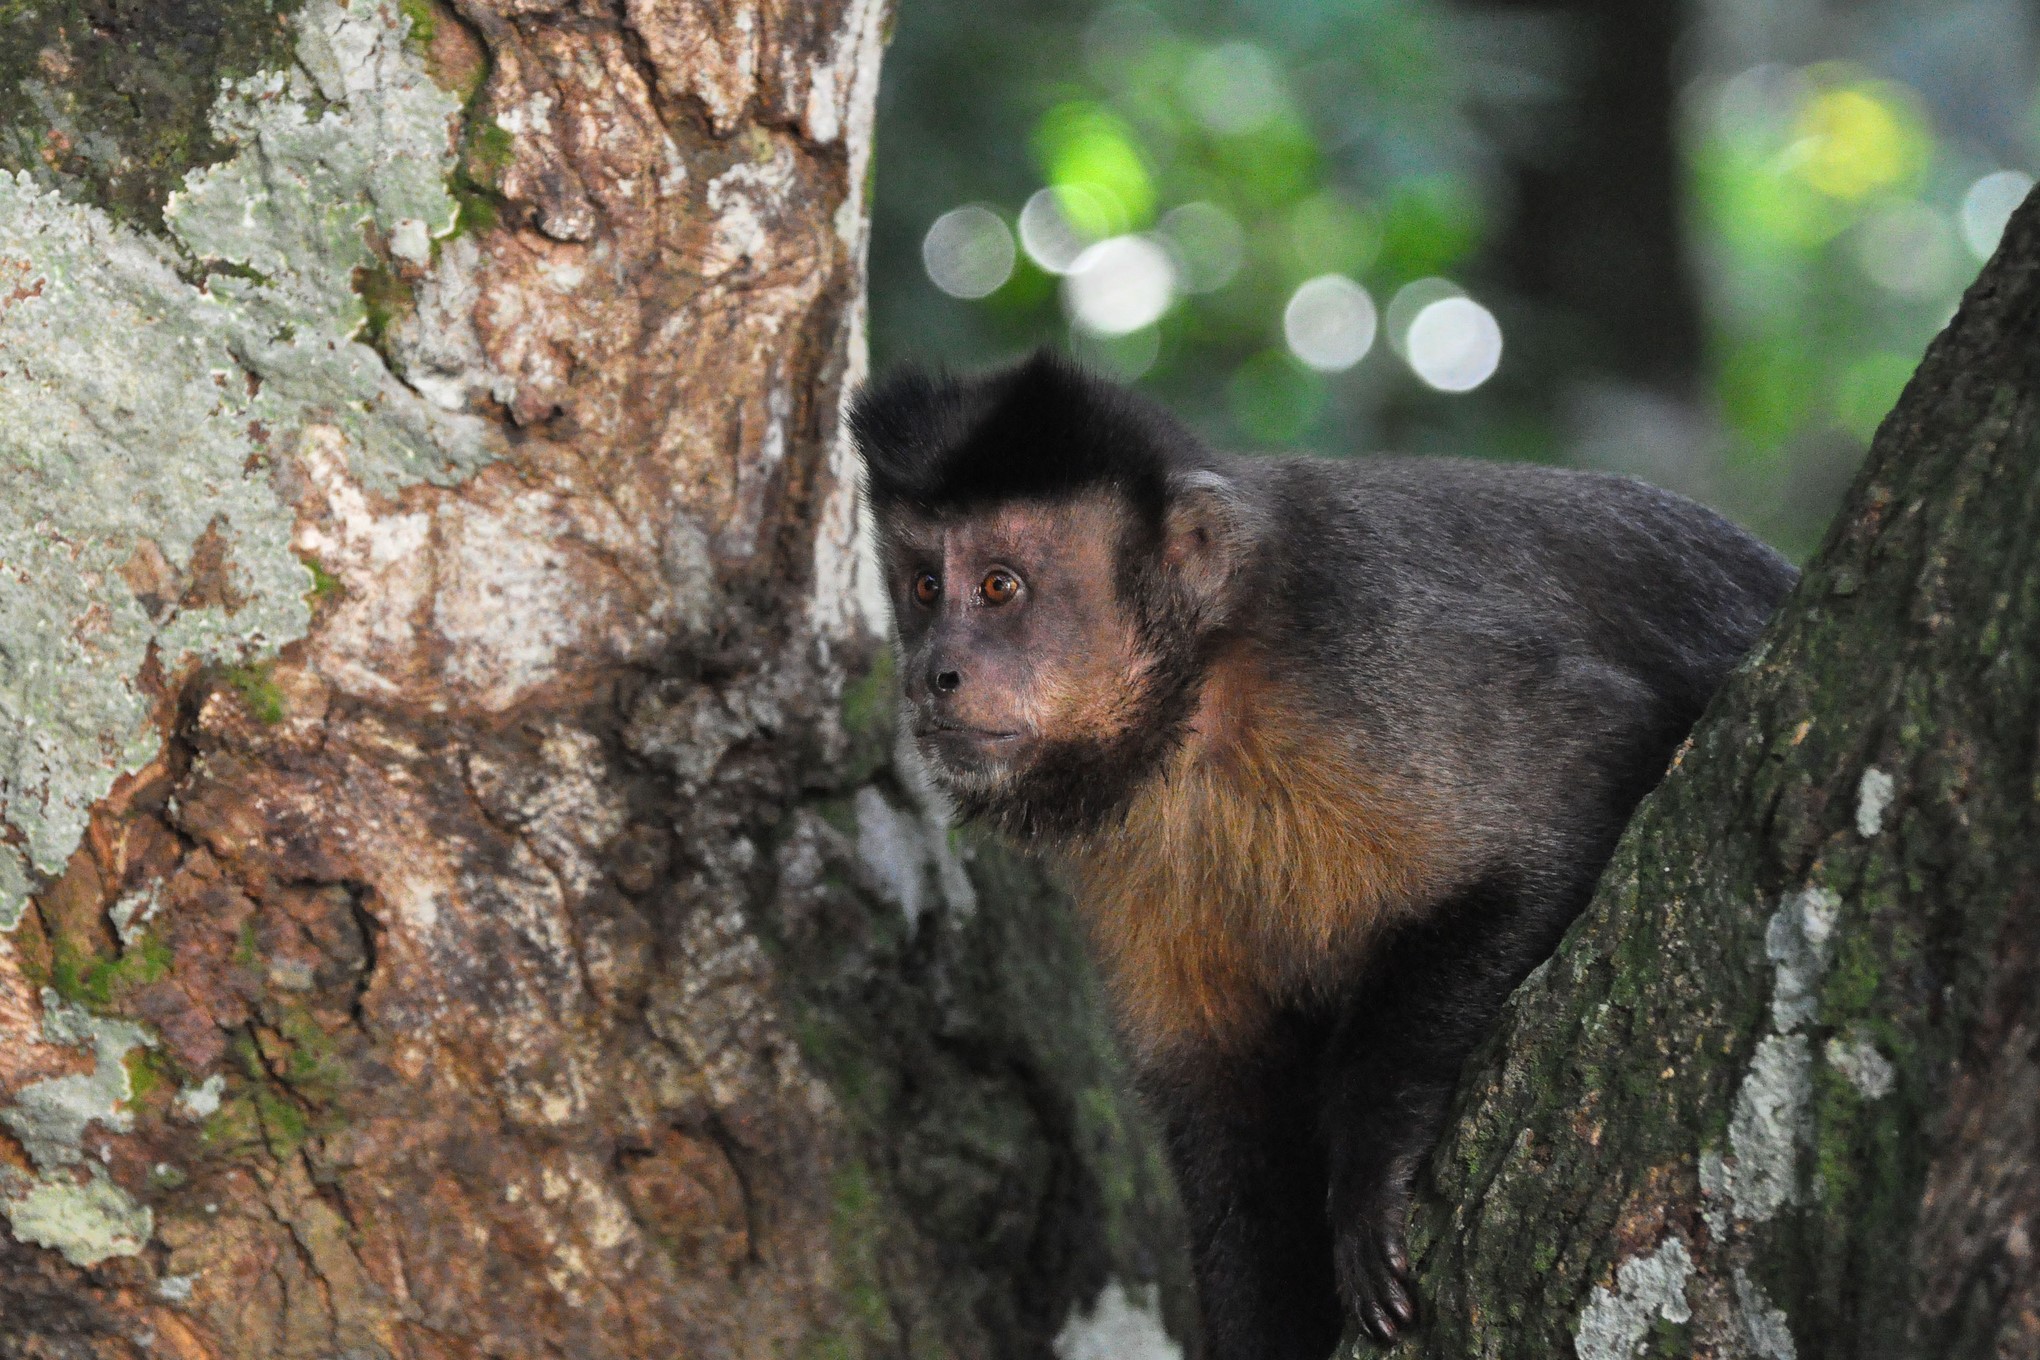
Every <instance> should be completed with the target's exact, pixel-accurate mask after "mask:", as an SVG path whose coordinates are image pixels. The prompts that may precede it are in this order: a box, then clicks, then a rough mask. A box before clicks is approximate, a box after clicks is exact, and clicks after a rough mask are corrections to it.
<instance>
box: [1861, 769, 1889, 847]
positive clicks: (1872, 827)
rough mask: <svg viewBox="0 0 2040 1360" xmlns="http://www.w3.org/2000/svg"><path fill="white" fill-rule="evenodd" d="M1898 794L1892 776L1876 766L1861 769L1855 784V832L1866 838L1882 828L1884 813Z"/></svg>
mask: <svg viewBox="0 0 2040 1360" xmlns="http://www.w3.org/2000/svg"><path fill="white" fill-rule="evenodd" d="M1897 795H1898V785H1897V783H1896V782H1895V781H1894V780H1893V779H1892V777H1891V776H1890V775H1888V774H1886V773H1885V772H1884V771H1882V770H1880V769H1878V768H1877V767H1876V766H1874V765H1873V766H1871V767H1870V768H1869V769H1867V770H1865V771H1863V778H1862V780H1861V782H1859V783H1858V784H1857V785H1856V834H1857V835H1859V836H1861V837H1863V838H1864V839H1865V840H1868V839H1869V838H1870V837H1872V836H1875V835H1877V834H1878V833H1879V832H1881V831H1882V830H1884V814H1885V813H1886V812H1888V811H1890V809H1891V803H1892V800H1893V799H1894V798H1895V797H1897Z"/></svg>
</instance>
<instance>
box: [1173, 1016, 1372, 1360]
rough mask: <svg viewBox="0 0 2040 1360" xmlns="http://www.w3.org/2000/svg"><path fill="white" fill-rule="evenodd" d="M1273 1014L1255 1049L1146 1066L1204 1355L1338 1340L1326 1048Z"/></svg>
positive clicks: (1300, 1356) (1308, 1347)
mask: <svg viewBox="0 0 2040 1360" xmlns="http://www.w3.org/2000/svg"><path fill="white" fill-rule="evenodd" d="M1301 1025H1302V1022H1301V1021H1298V1020H1296V1019H1295V1018H1294V1017H1288V1018H1286V1019H1284V1020H1283V1021H1281V1022H1278V1026H1277V1032H1275V1033H1272V1034H1268V1035H1264V1036H1262V1037H1261V1038H1260V1039H1259V1040H1257V1041H1256V1042H1255V1043H1254V1044H1253V1045H1252V1046H1251V1047H1250V1048H1247V1049H1245V1050H1243V1051H1236V1052H1231V1053H1226V1054H1219V1053H1216V1052H1213V1051H1210V1050H1200V1051H1198V1052H1196V1053H1194V1054H1179V1055H1178V1056H1177V1058H1176V1059H1175V1060H1174V1061H1171V1062H1168V1063H1167V1064H1165V1065H1164V1064H1154V1065H1151V1066H1150V1067H1149V1069H1148V1070H1147V1071H1145V1072H1144V1073H1143V1074H1142V1085H1143V1087H1144V1094H1145V1095H1146V1097H1147V1100H1148V1104H1149V1106H1150V1108H1151V1109H1153V1110H1154V1112H1155V1113H1156V1114H1157V1115H1159V1116H1160V1118H1161V1121H1162V1124H1163V1127H1164V1131H1165V1134H1166V1136H1167V1140H1168V1145H1169V1153H1170V1159H1171V1161H1172V1163H1173V1165H1174V1167H1175V1171H1176V1180H1177V1185H1178V1188H1179V1190H1180V1192H1181V1194H1182V1197H1183V1204H1184V1210H1185V1216H1186V1218H1187V1219H1188V1222H1189V1227H1190V1235H1191V1245H1192V1259H1193V1260H1194V1261H1195V1263H1196V1268H1197V1288H1198V1297H1199V1301H1200V1303H1201V1306H1202V1310H1203V1314H1204V1330H1205V1337H1206V1342H1207V1350H1206V1360H1324V1358H1325V1357H1326V1356H1327V1355H1329V1354H1330V1353H1331V1351H1332V1349H1333V1348H1334V1346H1335V1345H1336V1344H1337V1342H1338V1339H1339V1329H1340V1317H1339V1309H1338V1305H1337V1302H1336V1296H1335V1294H1334V1292H1333V1285H1332V1254H1331V1235H1330V1231H1329V1224H1328V1223H1327V1220H1326V1218H1325V1208H1324V1170H1323V1168H1324V1161H1323V1150H1322V1148H1321V1146H1320V1145H1319V1144H1318V1141H1317V1136H1316V1135H1317V1122H1316V1119H1315V1106H1316V1103H1317V1072H1316V1067H1315V1064H1314V1062H1313V1061H1312V1057H1313V1055H1314V1054H1315V1052H1316V1051H1317V1050H1318V1048H1319V1047H1320V1046H1321V1028H1320V1033H1319V1035H1318V1036H1316V1037H1317V1038H1318V1039H1319V1042H1312V1038H1313V1036H1311V1035H1308V1034H1302V1033H1298V1032H1295V1031H1297V1030H1298V1029H1299V1028H1300V1027H1301Z"/></svg>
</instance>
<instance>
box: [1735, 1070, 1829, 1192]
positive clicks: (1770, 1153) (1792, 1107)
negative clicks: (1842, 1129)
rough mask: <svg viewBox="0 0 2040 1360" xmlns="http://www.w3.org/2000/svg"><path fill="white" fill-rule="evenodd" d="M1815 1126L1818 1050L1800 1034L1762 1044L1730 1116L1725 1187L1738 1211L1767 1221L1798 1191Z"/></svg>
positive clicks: (1737, 1094)
mask: <svg viewBox="0 0 2040 1360" xmlns="http://www.w3.org/2000/svg"><path fill="white" fill-rule="evenodd" d="M1812 1128H1813V1050H1812V1048H1811V1047H1810V1046H1809V1045H1808V1043H1807V1041H1806V1037H1805V1036H1804V1035H1801V1034H1773V1035H1769V1036H1766V1037H1765V1039H1764V1040H1763V1042H1762V1043H1760V1044H1758V1045H1757V1055H1756V1057H1755V1058H1754V1059H1752V1060H1751V1062H1750V1070H1749V1075H1748V1076H1746V1077H1745V1078H1743V1084H1742V1089H1741V1090H1739V1091H1737V1092H1736V1097H1735V1113H1734V1115H1733V1116H1732V1117H1731V1118H1730V1120H1729V1126H1728V1146H1729V1151H1730V1152H1732V1153H1733V1154H1734V1156H1735V1160H1734V1161H1733V1162H1732V1163H1730V1164H1729V1166H1728V1169H1727V1170H1728V1174H1727V1182H1726V1190H1727V1193H1728V1197H1729V1201H1730V1204H1731V1206H1732V1207H1733V1209H1734V1212H1735V1214H1736V1216H1737V1217H1739V1218H1742V1219H1744V1220H1746V1221H1748V1222H1752V1223H1762V1222H1764V1221H1765V1220H1767V1219H1769V1218H1771V1217H1773V1216H1774V1215H1776V1214H1777V1212H1778V1211H1779V1210H1780V1209H1782V1208H1784V1207H1785V1206H1786V1205H1787V1204H1790V1203H1792V1202H1793V1201H1794V1200H1796V1199H1797V1198H1798V1196H1799V1150H1800V1148H1801V1147H1803V1146H1804V1145H1805V1144H1806V1143H1807V1141H1808V1140H1809V1138H1810V1137H1811V1134H1812Z"/></svg>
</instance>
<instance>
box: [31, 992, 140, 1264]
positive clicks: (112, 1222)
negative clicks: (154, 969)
mask: <svg viewBox="0 0 2040 1360" xmlns="http://www.w3.org/2000/svg"><path fill="white" fill-rule="evenodd" d="M42 1001H43V1033H42V1041H43V1042H45V1043H51V1044H61V1045H65V1046H68V1047H73V1048H80V1049H86V1050H89V1051H90V1052H91V1053H92V1055H93V1065H92V1070H91V1071H90V1072H81V1073H74V1074H72V1075H69V1076H63V1077H52V1078H50V1079H48V1080H46V1081H39V1082H34V1083H32V1084H30V1085H28V1086H26V1087H23V1088H22V1090H21V1091H19V1092H18V1093H17V1094H16V1095H15V1098H14V1103H13V1104H12V1105H11V1106H10V1107H9V1108H7V1109H6V1110H4V1111H0V1124H5V1125H6V1126H7V1127H8V1129H9V1131H11V1132H12V1133H13V1134H14V1136H15V1137H16V1138H17V1139H18V1140H19V1141H20V1143H21V1146H22V1148H23V1149H24V1150H25V1151H26V1152H27V1153H28V1155H29V1158H30V1159H31V1160H32V1161H33V1162H34V1163H35V1172H34V1174H32V1175H31V1174H28V1173H26V1172H22V1171H18V1170H15V1169H14V1168H11V1167H4V1166H0V1213H4V1214H5V1215H6V1217H7V1220H8V1223H9V1225H10V1227H11V1229H12V1231H13V1233H14V1235H15V1236H16V1237H18V1238H20V1239H21V1240H22V1241H25V1242H34V1243H36V1244H37V1245H39V1246H45V1247H52V1248H55V1249H57V1250H59V1251H62V1252H63V1253H64V1256H65V1258H66V1259H68V1260H69V1261H71V1262H72V1264H74V1265H94V1264H96V1263H97V1262H99V1261H102V1260H105V1259H106V1258H107V1257H108V1256H115V1255H121V1256H132V1255H134V1254H135V1253H136V1252H138V1251H140V1250H141V1249H142V1246H143V1244H144V1243H146V1242H147V1241H148V1239H149V1232H150V1226H151V1220H150V1215H149V1210H148V1209H147V1208H146V1207H144V1206H142V1205H139V1204H137V1203H135V1201H134V1200H133V1198H131V1197H130V1196H129V1195H128V1193H127V1192H126V1191H124V1190H122V1189H121V1188H120V1187H119V1186H117V1185H115V1184H114V1183H113V1182H112V1181H111V1180H109V1179H108V1178H107V1176H106V1172H105V1170H104V1169H103V1168H101V1167H99V1166H97V1165H91V1166H89V1167H88V1168H87V1172H88V1174H87V1175H86V1177H85V1179H84V1180H83V1181H82V1182H81V1180H80V1178H79V1171H78V1168H79V1166H80V1165H81V1164H84V1163H85V1162H86V1160H87V1159H86V1152H85V1133H86V1130H87V1129H88V1128H90V1127H91V1126H92V1125H94V1124H98V1125H100V1126H101V1127H103V1128H105V1129H107V1130H109V1131H111V1132H115V1133H119V1132H124V1131H125V1130H126V1129H127V1128H128V1125H129V1119H128V1114H127V1111H126V1109H125V1108H124V1107H125V1105H126V1103H127V1102H128V1101H129V1100H131V1099H132V1098H133V1097H134V1087H133V1084H132V1082H131V1080H130V1078H129V1075H128V1070H127V1061H126V1059H127V1055H128V1054H129V1053H130V1052H131V1051H133V1050H134V1049H136V1048H138V1047H143V1046H145V1045H149V1044H151V1043H152V1041H151V1040H150V1038H149V1036H148V1034H147V1033H146V1032H145V1031H144V1030H142V1028H141V1027H140V1026H138V1025H131V1024H128V1023H126V1022H125V1021H120V1020H107V1019H103V1018H101V1017H99V1016H95V1015H93V1014H91V1013H90V1012H88V1011H86V1010H85V1009H84V1008H83V1007H80V1006H74V1005H72V1004H71V1003H69V1002H67V1001H65V1000H63V999H62V998H61V997H59V996H58V995H57V994H56V993H55V992H52V991H47V990H46V991H44V993H43V997H42Z"/></svg>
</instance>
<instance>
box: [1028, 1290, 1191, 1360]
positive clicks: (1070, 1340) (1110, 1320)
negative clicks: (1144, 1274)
mask: <svg viewBox="0 0 2040 1360" xmlns="http://www.w3.org/2000/svg"><path fill="white" fill-rule="evenodd" d="M1159 1293H1160V1291H1159V1290H1157V1289H1156V1288H1155V1287H1154V1286H1153V1285H1145V1286H1140V1287H1137V1288H1136V1289H1134V1290H1133V1291H1132V1292H1131V1293H1129V1292H1128V1291H1127V1289H1126V1286H1124V1285H1122V1284H1121V1283H1120V1282H1119V1281H1117V1280H1108V1281H1106V1283H1105V1287H1104V1288H1103V1289H1101V1290H1099V1291H1098V1297H1097V1298H1096V1299H1095V1300H1093V1302H1092V1304H1091V1306H1090V1307H1089V1308H1087V1309H1075V1308H1073V1309H1071V1310H1070V1315H1069V1318H1068V1319H1067V1320H1066V1321H1065V1322H1064V1323H1063V1326H1062V1330H1061V1331H1059V1332H1057V1333H1056V1334H1055V1342H1054V1350H1055V1357H1056V1360H1182V1355H1183V1348H1182V1347H1181V1346H1179V1345H1177V1344H1176V1341H1175V1339H1174V1338H1173V1337H1171V1336H1170V1335H1169V1333H1168V1329H1167V1328H1166V1327H1164V1326H1163V1325H1162V1310H1161V1300H1160V1298H1159V1297H1158V1295H1159Z"/></svg>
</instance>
